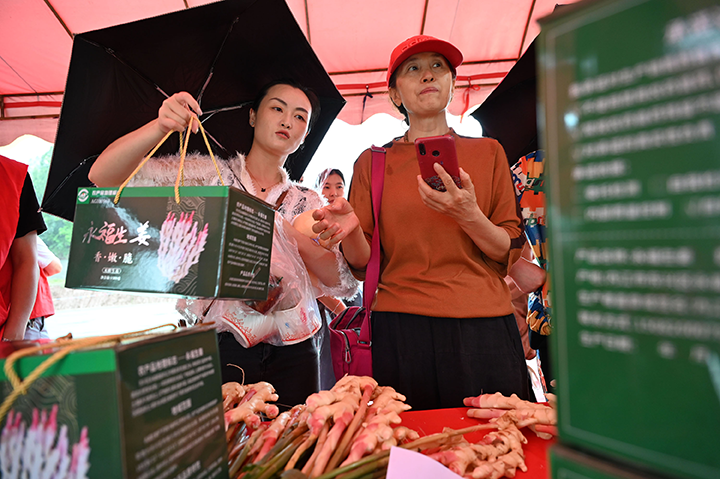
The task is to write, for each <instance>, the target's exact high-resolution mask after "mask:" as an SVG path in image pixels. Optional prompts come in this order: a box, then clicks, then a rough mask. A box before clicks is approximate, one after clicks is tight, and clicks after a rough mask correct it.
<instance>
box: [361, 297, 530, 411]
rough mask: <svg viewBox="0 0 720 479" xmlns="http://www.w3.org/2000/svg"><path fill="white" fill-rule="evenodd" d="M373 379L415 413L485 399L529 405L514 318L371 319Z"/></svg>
mask: <svg viewBox="0 0 720 479" xmlns="http://www.w3.org/2000/svg"><path fill="white" fill-rule="evenodd" d="M372 341H373V344H372V348H373V376H374V377H375V379H376V380H377V381H378V383H379V384H381V385H383V386H392V387H393V388H395V389H396V390H397V391H398V392H399V393H401V394H404V395H405V396H406V397H407V403H408V404H410V405H411V406H412V407H413V409H416V410H424V409H439V408H450V407H462V406H463V399H464V398H466V397H470V396H477V395H479V394H485V393H495V392H501V393H502V394H504V395H506V396H509V395H510V394H513V393H515V394H517V395H518V396H519V397H520V398H521V399H528V397H529V389H528V372H527V364H526V363H525V355H524V353H523V347H522V342H521V340H520V332H519V331H518V328H517V323H516V322H515V318H514V316H513V315H512V314H510V315H507V316H501V317H494V318H472V319H464V318H463V319H455V318H433V317H428V316H418V315H414V314H404V313H386V312H375V311H373V313H372Z"/></svg>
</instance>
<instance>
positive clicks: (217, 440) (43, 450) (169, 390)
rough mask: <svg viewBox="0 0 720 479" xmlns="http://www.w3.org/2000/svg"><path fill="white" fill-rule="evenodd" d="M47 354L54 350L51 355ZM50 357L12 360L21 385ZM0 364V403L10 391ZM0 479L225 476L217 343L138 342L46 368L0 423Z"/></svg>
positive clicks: (175, 337)
mask: <svg viewBox="0 0 720 479" xmlns="http://www.w3.org/2000/svg"><path fill="white" fill-rule="evenodd" d="M50 352H53V351H50ZM48 357H49V355H36V356H27V357H23V358H20V359H19V360H18V361H17V362H15V364H14V370H15V371H16V372H17V373H18V374H19V376H20V378H27V376H28V375H29V374H30V373H31V372H32V371H33V370H34V369H35V368H36V367H37V366H38V365H39V364H40V363H42V362H43V361H44V360H46V359H47V358H48ZM5 362H6V359H2V360H0V399H2V402H5V400H6V398H7V397H8V395H10V393H11V392H12V391H13V388H12V385H11V383H10V382H9V381H8V377H7V376H6V374H5V373H4V372H3V367H4V365H5ZM0 430H1V431H2V435H1V436H0V477H3V478H5V477H8V478H12V477H31V478H34V477H37V478H41V477H57V478H88V479H115V478H117V479H130V478H132V479H146V478H178V477H180V478H183V479H190V478H198V479H199V478H203V479H214V478H223V479H226V478H227V477H228V471H227V445H226V441H225V427H224V419H223V405H222V393H221V380H220V362H219V357H218V349H217V339H216V334H215V332H214V331H213V330H212V329H211V328H207V327H205V328H202V327H198V328H191V329H184V330H181V331H179V332H174V333H167V334H157V335H144V336H141V337H139V338H138V339H134V340H132V341H129V340H125V341H123V342H122V343H114V345H106V346H97V347H95V348H85V349H79V350H77V351H73V352H71V353H69V354H68V355H67V356H65V357H63V358H61V359H59V360H58V361H57V362H55V363H54V364H52V365H51V366H50V368H49V369H47V370H46V371H45V372H44V373H43V374H42V375H41V376H40V377H39V378H38V379H36V380H35V381H33V382H32V383H31V384H30V387H29V389H28V391H27V394H25V395H22V394H21V395H19V396H18V397H17V399H16V400H15V401H14V402H13V403H12V405H11V407H10V409H9V410H8V411H7V414H6V415H5V416H4V417H3V418H2V419H0Z"/></svg>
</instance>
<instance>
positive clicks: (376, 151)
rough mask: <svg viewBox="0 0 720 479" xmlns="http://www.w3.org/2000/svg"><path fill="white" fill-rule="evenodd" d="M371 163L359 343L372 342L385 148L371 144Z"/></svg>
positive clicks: (378, 279) (378, 275) (378, 280)
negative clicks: (369, 226)
mask: <svg viewBox="0 0 720 479" xmlns="http://www.w3.org/2000/svg"><path fill="white" fill-rule="evenodd" d="M370 150H371V151H372V163H371V165H370V177H371V184H370V196H371V198H372V210H373V219H374V221H375V226H374V228H373V235H372V243H371V244H370V260H369V261H368V265H367V269H366V270H365V271H366V273H365V285H364V286H363V307H364V308H365V311H367V313H368V314H366V315H365V321H363V324H362V327H361V328H360V337H359V338H358V342H359V343H360V344H367V345H371V344H372V341H371V340H372V330H371V326H370V314H369V313H370V306H372V303H373V300H374V299H375V291H376V290H377V286H378V283H379V282H380V205H381V204H382V193H383V185H384V183H385V155H386V153H387V150H386V149H385V148H383V147H380V146H375V145H373V146H372V147H370Z"/></svg>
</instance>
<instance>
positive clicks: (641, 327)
mask: <svg viewBox="0 0 720 479" xmlns="http://www.w3.org/2000/svg"><path fill="white" fill-rule="evenodd" d="M718 12H719V10H718V6H717V2H716V1H705V0H632V1H627V0H625V1H619V0H604V1H595V2H582V3H581V4H577V5H573V6H569V7H566V8H565V9H562V10H559V11H558V13H557V15H555V16H553V17H550V18H549V19H547V20H546V21H544V22H543V30H542V33H541V35H540V41H541V43H540V46H539V50H538V61H539V82H540V88H539V91H540V95H541V103H542V105H543V111H544V122H543V131H542V132H541V133H542V134H541V138H542V140H543V145H544V148H545V149H546V154H547V160H546V165H547V170H546V174H547V176H546V178H547V190H546V191H547V198H548V241H549V246H550V249H549V251H550V262H551V270H552V271H553V272H554V273H553V277H552V281H553V285H552V290H553V313H554V317H553V322H554V330H553V332H552V335H551V336H552V341H553V343H554V349H553V350H552V351H551V352H552V366H553V369H554V374H555V378H556V379H557V384H558V389H557V394H558V428H559V435H560V439H561V441H562V442H563V443H566V444H569V445H571V446H574V447H576V448H578V449H584V450H587V451H590V452H592V453H595V454H598V455H600V456H603V457H607V458H610V459H613V460H617V461H619V462H626V463H630V464H634V465H636V466H637V467H638V468H641V469H648V470H653V471H656V472H657V474H661V475H668V476H671V477H683V478H697V479H700V478H703V479H711V478H712V479H716V478H718V477H720V454H718V451H717V449H718V447H717V446H718V444H720V226H719V225H720V222H719V220H720V134H719V132H720V108H718V106H717V105H718V103H717V100H718V99H720V96H719V95H720V88H719V85H720V82H718V79H719V78H720V77H719V76H718V72H720V20H719V19H720V15H719V13H718Z"/></svg>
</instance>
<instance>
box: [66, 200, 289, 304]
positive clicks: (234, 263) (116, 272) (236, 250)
mask: <svg viewBox="0 0 720 479" xmlns="http://www.w3.org/2000/svg"><path fill="white" fill-rule="evenodd" d="M116 193H117V188H80V189H79V190H78V196H77V204H76V208H75V220H74V222H73V233H72V243H71V248H70V259H69V262H68V272H67V279H66V283H65V286H66V287H68V288H85V289H107V290H122V291H137V292H147V293H169V294H177V295H182V296H194V297H213V298H214V297H220V298H237V299H259V300H264V299H266V298H267V292H268V279H269V275H270V255H271V250H272V236H273V229H274V224H275V223H274V220H275V216H274V210H273V209H272V208H271V207H270V206H269V205H267V204H266V203H264V202H262V201H260V200H258V199H257V198H255V197H253V196H250V195H248V194H246V193H244V192H242V191H240V190H238V189H236V188H232V187H225V186H196V187H181V188H180V202H179V203H177V202H176V201H175V193H174V189H173V188H171V187H156V188H149V187H140V188H125V189H124V190H123V192H122V197H121V198H120V201H119V202H118V203H117V204H115V203H114V202H113V199H114V198H115V195H116Z"/></svg>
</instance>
